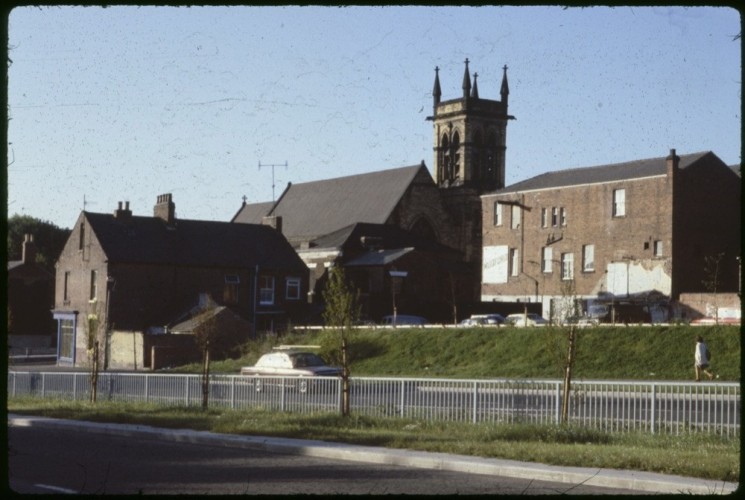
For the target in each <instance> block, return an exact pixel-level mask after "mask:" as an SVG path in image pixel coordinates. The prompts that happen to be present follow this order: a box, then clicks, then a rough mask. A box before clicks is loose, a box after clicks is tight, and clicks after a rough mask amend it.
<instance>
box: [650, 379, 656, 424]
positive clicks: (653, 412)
mask: <svg viewBox="0 0 745 500" xmlns="http://www.w3.org/2000/svg"><path fill="white" fill-rule="evenodd" d="M651 398H652V400H651V401H650V406H651V413H650V416H649V418H650V428H651V431H652V434H654V428H655V420H656V419H657V413H656V412H655V407H656V404H655V402H656V401H657V384H655V383H654V382H652V392H651Z"/></svg>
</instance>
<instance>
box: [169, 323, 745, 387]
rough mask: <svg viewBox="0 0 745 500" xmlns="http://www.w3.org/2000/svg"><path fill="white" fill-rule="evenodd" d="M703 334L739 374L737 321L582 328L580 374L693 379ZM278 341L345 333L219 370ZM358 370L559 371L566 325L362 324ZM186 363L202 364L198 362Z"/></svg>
mask: <svg viewBox="0 0 745 500" xmlns="http://www.w3.org/2000/svg"><path fill="white" fill-rule="evenodd" d="M696 335H702V336H703V337H704V339H705V340H706V342H707V344H708V345H709V349H710V350H711V351H712V353H713V360H712V367H713V369H714V371H715V372H716V373H717V374H719V375H720V379H719V380H720V381H739V380H740V329H739V327H736V326H706V327H691V326H653V327H625V326H618V327H602V328H586V329H580V330H579V331H578V337H577V343H576V362H575V365H574V369H573V377H574V378H575V380H577V379H588V380H590V379H620V380H692V379H693V349H694V346H695V338H696ZM278 344H316V345H321V346H322V349H321V354H322V355H323V356H324V357H325V358H326V359H327V360H329V361H330V362H332V363H338V362H339V359H338V334H334V333H333V332H331V331H321V332H318V331H315V332H311V333H307V334H291V335H285V336H282V337H279V338H277V337H270V338H267V339H263V340H262V341H261V342H253V343H249V344H247V345H246V346H245V351H244V352H245V354H244V355H243V356H242V357H241V358H240V359H236V360H228V361H221V362H215V363H213V364H212V370H213V371H214V372H225V373H237V372H238V371H239V370H240V367H241V366H246V365H251V364H253V363H255V362H256V360H257V359H258V357H259V356H260V355H261V354H262V353H264V352H267V351H269V350H270V349H271V348H272V346H273V345H278ZM349 349H350V357H351V373H352V375H353V376H355V375H356V376H408V377H448V378H534V379H535V378H560V377H561V376H562V371H561V359H562V356H563V354H564V352H565V350H566V330H563V329H560V328H552V327H551V328H498V329H497V328H468V329H429V328H428V329H420V328H413V329H404V328H399V329H395V330H393V329H377V330H357V331H355V332H353V333H352V335H351V337H350V339H349ZM179 370H180V371H187V372H198V371H199V366H197V365H193V366H187V367H181V368H180V369H179Z"/></svg>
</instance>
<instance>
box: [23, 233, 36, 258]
mask: <svg viewBox="0 0 745 500" xmlns="http://www.w3.org/2000/svg"><path fill="white" fill-rule="evenodd" d="M21 259H22V260H23V263H24V264H33V263H35V262H36V244H35V243H34V235H33V234H25V235H24V236H23V256H22V257H21Z"/></svg>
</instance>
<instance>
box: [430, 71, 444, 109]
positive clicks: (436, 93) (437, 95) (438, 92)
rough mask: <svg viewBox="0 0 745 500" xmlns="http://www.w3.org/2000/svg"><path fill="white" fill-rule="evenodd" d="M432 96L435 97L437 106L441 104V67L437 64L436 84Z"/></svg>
mask: <svg viewBox="0 0 745 500" xmlns="http://www.w3.org/2000/svg"><path fill="white" fill-rule="evenodd" d="M432 97H433V99H434V103H435V106H437V105H438V104H440V97H442V90H440V67H439V66H435V86H434V88H433V89H432Z"/></svg>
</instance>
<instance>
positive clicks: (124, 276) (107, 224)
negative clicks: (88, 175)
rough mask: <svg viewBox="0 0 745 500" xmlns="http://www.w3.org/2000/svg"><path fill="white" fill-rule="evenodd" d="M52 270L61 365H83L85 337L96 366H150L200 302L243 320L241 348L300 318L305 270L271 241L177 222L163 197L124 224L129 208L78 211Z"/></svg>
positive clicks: (218, 225)
mask: <svg viewBox="0 0 745 500" xmlns="http://www.w3.org/2000/svg"><path fill="white" fill-rule="evenodd" d="M56 268H57V269H56V291H55V292H56V293H55V297H56V303H55V309H54V318H55V319H56V320H57V323H58V333H57V335H58V360H59V362H60V363H61V364H70V365H80V364H86V362H87V354H86V348H87V345H88V332H93V333H94V334H95V337H96V338H97V339H98V340H99V345H100V346H101V349H102V352H103V354H102V360H103V366H104V367H109V366H111V367H135V368H141V367H143V366H151V364H152V360H151V359H150V355H151V351H152V349H151V347H153V346H155V345H158V343H159V342H161V341H164V340H163V339H164V338H165V337H169V335H164V334H165V333H167V332H168V327H169V325H173V324H175V323H176V322H181V321H183V318H184V313H185V312H188V311H190V310H192V309H193V308H194V306H195V305H196V304H198V302H199V300H200V297H201V296H203V295H205V294H206V295H209V296H210V297H211V298H212V299H213V300H214V301H215V302H216V303H217V304H218V305H220V306H227V307H229V308H230V309H232V310H233V311H234V312H235V313H236V314H237V315H238V316H240V317H242V318H243V319H244V324H245V325H248V326H247V327H246V328H245V331H243V332H242V333H241V335H242V338H244V339H248V337H249V336H250V335H252V334H253V332H256V331H264V330H273V329H275V328H276V327H277V326H278V325H279V324H282V323H285V322H287V321H288V318H292V317H299V316H300V315H301V314H304V312H305V307H304V306H305V300H304V299H305V296H306V294H307V286H308V285H307V274H308V270H307V267H306V266H305V265H304V264H303V262H302V261H301V260H300V259H299V258H298V256H297V254H296V253H295V252H294V250H293V249H292V247H291V246H290V245H289V244H288V243H287V240H286V239H285V238H284V237H283V236H282V235H281V234H280V233H279V232H277V231H276V230H275V229H273V228H271V227H268V226H262V225H254V224H231V223H228V222H214V221H197V220H185V219H177V218H176V211H175V204H174V203H173V200H172V197H171V195H170V194H166V195H161V196H158V200H157V203H156V205H155V207H154V211H153V216H152V217H143V216H135V215H132V212H131V210H130V209H129V203H128V202H127V203H126V204H125V205H124V207H122V204H121V203H119V207H118V208H117V209H116V210H115V211H114V213H113V214H103V213H92V212H82V213H81V214H80V216H79V217H78V220H77V221H76V223H75V226H74V228H73V230H72V233H71V234H70V237H69V239H68V241H67V243H66V244H65V247H64V249H63V251H62V253H61V255H60V257H59V259H58V261H57V265H56ZM239 336H240V335H239ZM164 342H165V341H164ZM169 342H170V341H169ZM120 344H121V345H123V346H124V348H120V347H121V346H120ZM122 352H127V353H129V354H128V357H127V356H124V355H123V354H122Z"/></svg>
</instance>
